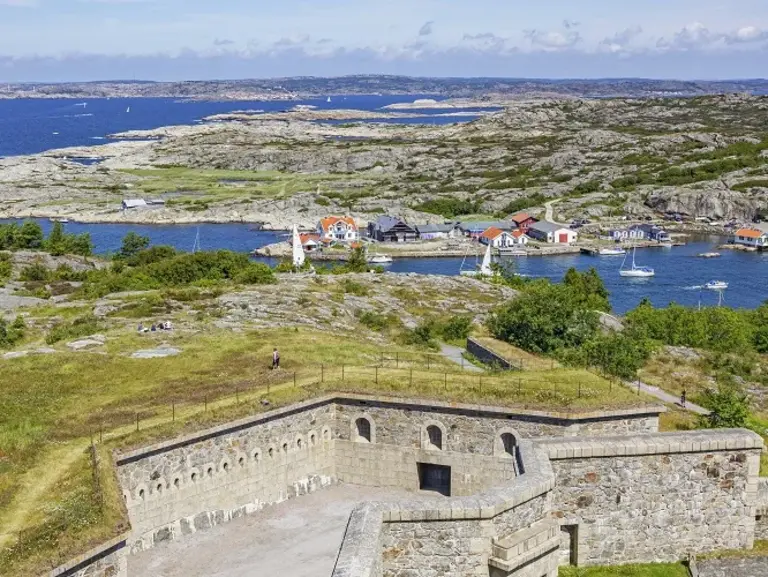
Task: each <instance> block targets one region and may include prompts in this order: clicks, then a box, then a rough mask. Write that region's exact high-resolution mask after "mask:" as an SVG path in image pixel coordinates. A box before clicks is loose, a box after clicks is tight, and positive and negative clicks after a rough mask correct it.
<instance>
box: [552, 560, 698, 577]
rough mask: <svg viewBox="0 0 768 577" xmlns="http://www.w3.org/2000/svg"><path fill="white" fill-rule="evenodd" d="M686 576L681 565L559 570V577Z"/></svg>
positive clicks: (685, 569)
mask: <svg viewBox="0 0 768 577" xmlns="http://www.w3.org/2000/svg"><path fill="white" fill-rule="evenodd" d="M688 575H689V573H688V569H687V568H686V567H685V566H684V565H683V564H681V563H654V564H649V565H623V566H620V567H583V568H582V567H561V568H560V577H688Z"/></svg>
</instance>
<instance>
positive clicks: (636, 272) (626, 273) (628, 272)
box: [619, 247, 656, 278]
mask: <svg viewBox="0 0 768 577" xmlns="http://www.w3.org/2000/svg"><path fill="white" fill-rule="evenodd" d="M635 250H636V247H632V268H624V263H626V262H627V255H624V261H622V263H621V268H620V269H619V275H620V276H623V277H634V278H648V277H652V276H655V275H656V271H655V270H653V269H652V268H651V267H649V266H637V264H635Z"/></svg>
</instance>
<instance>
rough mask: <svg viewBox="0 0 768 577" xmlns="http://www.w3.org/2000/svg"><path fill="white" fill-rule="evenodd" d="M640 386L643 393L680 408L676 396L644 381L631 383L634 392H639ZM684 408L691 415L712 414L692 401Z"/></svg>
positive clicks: (678, 399)
mask: <svg viewBox="0 0 768 577" xmlns="http://www.w3.org/2000/svg"><path fill="white" fill-rule="evenodd" d="M638 385H639V386H640V390H641V391H642V392H643V393H646V394H648V395H651V396H653V397H656V398H657V399H659V400H661V401H664V402H665V403H670V404H673V405H677V406H680V397H676V396H675V395H672V394H670V393H668V392H666V391H662V390H661V389H660V388H659V387H653V386H651V385H649V384H647V383H644V382H642V381H635V382H634V383H629V386H631V387H632V388H633V389H634V390H637V387H638ZM684 408H685V410H686V411H690V412H691V413H696V414H697V415H708V414H709V413H710V411H709V410H708V409H705V408H704V407H700V406H699V405H696V404H694V403H691V402H690V401H688V402H686V403H685V407H684Z"/></svg>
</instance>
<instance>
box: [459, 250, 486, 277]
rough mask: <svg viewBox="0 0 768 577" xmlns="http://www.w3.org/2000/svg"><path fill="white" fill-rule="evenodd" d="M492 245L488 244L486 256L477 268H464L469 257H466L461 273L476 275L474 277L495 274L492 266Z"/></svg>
mask: <svg viewBox="0 0 768 577" xmlns="http://www.w3.org/2000/svg"><path fill="white" fill-rule="evenodd" d="M491 250H492V249H491V245H490V244H488V248H487V249H486V250H485V256H484V257H483V262H482V264H481V265H480V266H479V267H478V268H477V269H475V270H463V268H464V262H466V260H467V257H466V256H465V257H464V262H462V263H461V267H462V270H461V271H459V274H460V275H461V276H474V277H481V276H493V268H492V267H491V262H492V259H493V257H492V255H491Z"/></svg>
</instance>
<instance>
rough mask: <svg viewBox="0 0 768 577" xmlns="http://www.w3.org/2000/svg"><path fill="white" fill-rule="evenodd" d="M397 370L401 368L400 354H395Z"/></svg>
mask: <svg viewBox="0 0 768 577" xmlns="http://www.w3.org/2000/svg"><path fill="white" fill-rule="evenodd" d="M395 368H396V369H399V368H400V353H395Z"/></svg>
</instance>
